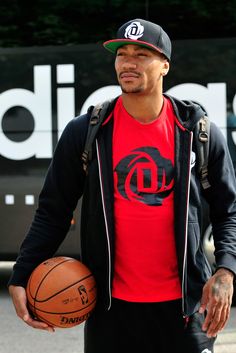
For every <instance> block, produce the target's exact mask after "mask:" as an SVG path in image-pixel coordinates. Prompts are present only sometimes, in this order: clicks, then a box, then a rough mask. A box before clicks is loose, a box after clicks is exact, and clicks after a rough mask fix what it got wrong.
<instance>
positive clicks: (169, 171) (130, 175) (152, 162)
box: [115, 147, 174, 206]
mask: <svg viewBox="0 0 236 353" xmlns="http://www.w3.org/2000/svg"><path fill="white" fill-rule="evenodd" d="M115 172H116V173H117V189H118V192H119V193H120V195H121V196H123V197H124V198H125V199H127V200H130V201H134V200H136V201H139V202H141V203H145V204H146V205H149V206H161V205H162V202H163V199H164V198H166V197H167V196H168V195H169V194H170V193H171V192H172V190H173V186H174V167H173V164H172V162H171V161H170V160H169V159H166V158H164V157H162V156H161V154H160V152H159V150H158V149H157V148H154V147H140V148H137V149H135V150H133V151H132V153H131V154H130V155H128V156H127V157H125V158H123V159H122V160H121V161H120V162H119V163H118V164H117V166H116V167H115Z"/></svg>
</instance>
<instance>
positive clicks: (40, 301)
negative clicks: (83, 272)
mask: <svg viewBox="0 0 236 353" xmlns="http://www.w3.org/2000/svg"><path fill="white" fill-rule="evenodd" d="M91 276H93V275H92V273H90V274H89V275H87V276H85V277H83V278H81V279H80V280H79V281H77V282H74V283H72V284H70V285H69V286H67V287H65V288H63V289H61V290H60V291H58V292H56V293H54V294H53V295H51V296H50V297H47V298H46V299H43V300H39V299H37V294H38V290H37V292H36V295H35V298H34V299H35V302H37V303H44V302H46V301H48V300H50V299H51V298H53V297H55V296H57V295H58V294H60V293H62V292H64V290H66V289H68V288H70V287H73V286H74V285H75V284H78V283H79V282H81V281H83V280H85V279H87V278H89V277H91Z"/></svg>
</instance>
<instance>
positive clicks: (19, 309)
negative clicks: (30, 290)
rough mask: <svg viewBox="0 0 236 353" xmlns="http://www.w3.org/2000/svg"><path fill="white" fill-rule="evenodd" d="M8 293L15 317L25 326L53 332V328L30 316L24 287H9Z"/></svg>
mask: <svg viewBox="0 0 236 353" xmlns="http://www.w3.org/2000/svg"><path fill="white" fill-rule="evenodd" d="M9 293H10V295H11V297H12V301H13V304H14V307H15V310H16V314H17V316H18V317H19V318H20V319H22V320H23V321H24V322H25V323H26V324H27V325H29V326H31V327H33V328H36V329H40V330H46V331H49V332H54V331H55V330H54V327H52V326H49V325H48V324H46V323H44V322H42V321H39V320H37V319H34V318H32V317H31V316H30V314H29V311H28V309H27V297H26V291H25V288H24V287H20V286H13V285H10V286H9Z"/></svg>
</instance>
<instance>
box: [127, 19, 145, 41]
mask: <svg viewBox="0 0 236 353" xmlns="http://www.w3.org/2000/svg"><path fill="white" fill-rule="evenodd" d="M143 33H144V27H143V26H142V25H141V23H140V22H132V23H131V24H130V25H129V26H128V27H127V28H126V30H125V38H129V39H134V40H136V39H139V38H140V37H142V35H143Z"/></svg>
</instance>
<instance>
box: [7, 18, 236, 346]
mask: <svg viewBox="0 0 236 353" xmlns="http://www.w3.org/2000/svg"><path fill="white" fill-rule="evenodd" d="M104 46H105V48H106V49H108V50H110V51H111V52H113V53H115V55H116V59H115V69H116V73H117V78H118V81H119V84H120V86H121V89H122V95H121V96H120V97H119V98H118V99H117V100H115V101H114V102H113V105H112V107H111V109H110V112H109V113H108V114H107V117H106V119H105V121H104V123H103V125H102V126H101V128H100V130H99V133H98V135H97V137H96V141H95V142H94V146H93V147H94V149H93V158H92V161H91V163H90V164H89V170H88V174H87V175H86V173H85V172H84V170H83V164H82V160H81V155H82V152H83V149H84V144H85V139H86V133H87V130H88V122H89V116H90V113H88V114H86V115H84V116H82V117H80V118H77V119H74V120H73V121H71V122H70V123H69V124H68V126H67V127H66V129H65V131H64V133H63V135H62V137H61V139H60V141H59V143H58V146H57V149H56V151H55V154H54V157H53V161H52V164H51V166H50V168H49V171H48V174H47V177H46V180H45V184H44V187H43V190H42V192H41V194H40V197H39V208H38V210H37V212H36V215H35V218H34V221H33V223H32V225H31V228H30V230H29V233H28V235H27V237H26V239H25V240H24V242H23V244H22V247H21V252H20V255H19V257H18V260H17V262H16V265H15V267H14V272H13V275H12V278H11V280H10V287H9V290H10V293H11V295H12V298H13V302H14V305H15V308H16V312H17V314H18V316H19V317H20V318H22V319H23V320H24V321H25V322H26V323H27V324H29V325H30V326H32V327H35V328H40V329H45V330H51V331H52V330H53V328H52V327H49V326H48V325H46V324H44V323H42V322H39V321H37V320H35V319H34V318H31V317H30V315H29V313H28V311H27V308H26V297H25V289H24V287H25V285H26V283H27V279H28V277H29V275H30V273H31V271H32V270H33V268H34V267H35V266H36V265H37V264H38V263H40V262H41V261H43V260H44V259H46V258H48V257H51V256H53V254H54V252H55V251H56V249H57V247H58V246H59V244H60V243H61V242H62V240H63V239H64V237H65V235H66V233H67V231H68V228H69V224H70V219H71V217H72V212H73V210H74V208H75V207H76V204H77V201H78V199H79V198H80V197H81V196H82V195H83V206H82V216H81V220H82V224H81V246H82V259H83V262H84V263H85V264H86V265H87V266H88V267H89V268H90V269H91V270H92V272H93V274H94V276H95V278H96V281H97V286H98V304H97V308H96V310H95V312H94V313H93V315H92V316H91V317H90V318H89V319H88V321H87V322H86V327H85V352H86V353H116V352H120V353H121V352H122V353H132V352H135V353H139V352H145V353H170V352H182V353H183V352H186V353H190V352H191V353H203V352H204V353H206V352H208V353H210V352H213V345H214V341H215V336H216V335H217V333H218V332H219V331H220V330H222V329H223V327H224V326H225V324H226V322H227V320H228V318H229V312H230V305H231V300H232V294H233V279H234V275H235V273H236V205H235V200H236V187H235V186H236V185H235V177H234V170H233V167H232V162H231V160H230V156H229V152H228V150H227V146H226V143H225V141H224V138H223V137H222V135H221V134H220V132H219V130H218V129H217V128H216V126H215V125H214V124H213V123H211V134H210V151H209V171H208V181H209V185H210V187H209V188H207V189H206V190H203V188H202V186H201V183H200V180H199V176H198V173H197V164H194V163H195V162H194V160H193V157H194V156H196V154H197V152H196V151H197V150H196V141H195V142H194V141H193V131H194V128H195V126H196V124H197V122H198V121H199V119H200V118H201V117H202V116H203V115H204V112H203V111H202V109H201V108H200V106H198V105H196V104H193V103H191V102H183V101H178V100H177V99H174V98H172V97H169V96H167V95H163V77H164V76H165V75H166V74H167V73H168V71H169V66H170V58H171V42H170V39H169V37H168V35H167V34H166V33H165V32H164V30H163V29H162V28H161V27H160V26H158V25H156V24H154V23H151V22H148V21H145V20H142V19H136V20H132V21H129V22H127V23H125V24H124V25H122V26H121V27H120V29H119V30H118V33H117V38H116V39H114V40H110V41H107V42H105V43H104ZM203 196H204V197H205V199H206V200H207V202H208V203H209V207H210V217H211V221H212V226H213V232H214V240H215V248H216V252H215V255H216V265H217V268H216V272H215V274H214V275H212V276H211V273H210V268H209V265H208V263H207V261H206V258H205V256H204V254H203V250H202V244H201V239H200V229H201V216H202V208H201V198H202V197H203Z"/></svg>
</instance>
